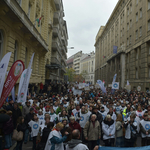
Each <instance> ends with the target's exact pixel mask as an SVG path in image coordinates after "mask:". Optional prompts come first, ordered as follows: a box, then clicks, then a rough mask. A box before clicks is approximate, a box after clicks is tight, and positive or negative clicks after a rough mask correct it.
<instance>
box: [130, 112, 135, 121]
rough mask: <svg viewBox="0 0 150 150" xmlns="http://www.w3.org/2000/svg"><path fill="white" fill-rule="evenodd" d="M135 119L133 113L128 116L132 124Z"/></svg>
mask: <svg viewBox="0 0 150 150" xmlns="http://www.w3.org/2000/svg"><path fill="white" fill-rule="evenodd" d="M135 117H136V115H135V113H132V114H131V115H130V121H131V122H134V119H135Z"/></svg>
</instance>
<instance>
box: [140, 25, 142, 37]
mask: <svg viewBox="0 0 150 150" xmlns="http://www.w3.org/2000/svg"><path fill="white" fill-rule="evenodd" d="M140 36H142V27H140Z"/></svg>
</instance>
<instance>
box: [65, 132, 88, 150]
mask: <svg viewBox="0 0 150 150" xmlns="http://www.w3.org/2000/svg"><path fill="white" fill-rule="evenodd" d="M79 149H81V150H88V147H87V146H86V145H84V144H82V141H81V140H80V131H79V130H77V129H75V130H73V131H72V140H71V141H69V142H68V144H67V145H66V150H79Z"/></svg>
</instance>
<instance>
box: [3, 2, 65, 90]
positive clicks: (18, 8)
mask: <svg viewBox="0 0 150 150" xmlns="http://www.w3.org/2000/svg"><path fill="white" fill-rule="evenodd" d="M59 2H60V0H1V1H0V60H1V59H2V57H3V56H4V55H5V54H6V53H7V52H12V55H11V58H10V62H9V66H8V71H9V69H10V67H11V66H12V64H13V63H14V62H15V61H16V60H18V59H20V60H22V61H23V62H24V64H25V68H27V67H28V64H29V61H30V59H31V56H32V54H33V53H35V56H34V60H33V64H32V69H33V70H32V74H31V78H30V83H33V84H39V83H40V82H43V83H45V80H46V79H47V80H50V78H51V76H50V74H48V73H49V72H51V70H52V68H50V67H49V66H51V65H52V63H53V59H52V55H53V54H52V52H53V51H54V42H52V41H53V40H52V39H53V37H54V34H55V27H54V24H55V17H54V16H55V12H56V11H57V9H58V7H59V5H58V4H59ZM58 19H59V18H58ZM39 20H40V21H39ZM60 24H62V26H61V27H62V30H61V31H62V32H61V34H62V35H61V36H60V38H61V39H62V42H63V37H64V35H66V36H65V37H64V38H66V39H67V28H66V22H65V21H63V22H62V20H61V23H60ZM64 42H66V40H64ZM65 48H66V47H65ZM65 48H64V51H63V50H62V49H60V51H63V54H62V55H61V58H60V59H59V61H60V63H61V64H63V65H64V66H63V65H62V66H61V69H62V70H64V72H65V58H66V52H67V49H65ZM62 72H63V71H62ZM18 85H19V80H18V81H17V83H16V92H17V89H18Z"/></svg>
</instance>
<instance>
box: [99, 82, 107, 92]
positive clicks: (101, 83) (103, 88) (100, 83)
mask: <svg viewBox="0 0 150 150" xmlns="http://www.w3.org/2000/svg"><path fill="white" fill-rule="evenodd" d="M97 83H98V84H99V86H100V88H101V90H102V92H103V93H106V89H105V87H104V84H103V82H102V81H101V80H97Z"/></svg>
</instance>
